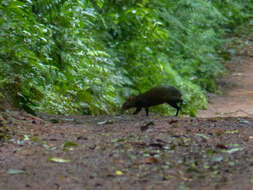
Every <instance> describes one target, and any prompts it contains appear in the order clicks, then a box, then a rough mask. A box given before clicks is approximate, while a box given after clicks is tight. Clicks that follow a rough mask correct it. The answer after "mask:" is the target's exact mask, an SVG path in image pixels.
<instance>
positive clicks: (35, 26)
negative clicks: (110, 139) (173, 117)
mask: <svg viewBox="0 0 253 190" xmlns="http://www.w3.org/2000/svg"><path fill="white" fill-rule="evenodd" d="M252 12H253V1H252V0H244V1H240V0H226V1H224V0H195V1H191V0H179V1H172V0H156V1H150V0H128V1H123V0H89V1H88V0H54V1H51V0H37V1H33V0H2V1H1V2H0V44H1V49H0V89H1V91H0V95H1V97H3V96H4V97H7V98H8V100H9V101H10V102H12V103H13V104H14V105H15V106H17V107H20V108H23V109H25V110H26V111H28V112H33V111H34V110H38V111H44V112H45V111H46V112H55V113H71V112H72V113H73V112H82V113H84V114H101V113H117V112H119V108H120V106H121V104H122V102H123V100H124V99H125V97H127V96H129V95H130V94H138V93H139V92H143V91H145V90H147V89H149V88H151V87H153V86H154V85H157V84H166V85H173V86H176V87H178V88H179V89H180V90H181V91H182V93H183V98H184V100H185V105H184V109H183V111H184V113H186V114H190V115H194V114H196V112H197V110H198V109H201V108H203V107H205V106H206V99H205V95H204V94H205V91H215V90H216V85H215V79H216V78H217V76H219V74H221V73H222V72H223V71H224V69H223V66H222V64H221V61H222V57H223V55H224V53H223V51H222V47H223V45H224V42H225V41H224V38H223V37H224V35H225V34H226V33H230V32H233V30H234V29H235V27H236V26H238V25H242V24H245V23H249V19H250V18H251V17H252ZM158 109H159V111H160V112H163V113H166V112H168V106H161V107H160V108H158Z"/></svg>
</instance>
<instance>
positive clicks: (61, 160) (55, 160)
mask: <svg viewBox="0 0 253 190" xmlns="http://www.w3.org/2000/svg"><path fill="white" fill-rule="evenodd" d="M48 161H50V162H57V163H68V162H70V160H65V159H63V158H59V157H52V158H49V159H48Z"/></svg>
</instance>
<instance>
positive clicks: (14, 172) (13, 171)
mask: <svg viewBox="0 0 253 190" xmlns="http://www.w3.org/2000/svg"><path fill="white" fill-rule="evenodd" d="M7 173H8V174H22V173H25V171H24V170H19V169H9V170H8V172H7Z"/></svg>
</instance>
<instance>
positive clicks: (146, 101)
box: [122, 86, 183, 116]
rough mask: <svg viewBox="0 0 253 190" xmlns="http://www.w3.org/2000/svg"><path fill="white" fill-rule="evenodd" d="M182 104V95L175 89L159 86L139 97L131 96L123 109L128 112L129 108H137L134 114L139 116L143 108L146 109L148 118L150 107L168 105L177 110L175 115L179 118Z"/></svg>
mask: <svg viewBox="0 0 253 190" xmlns="http://www.w3.org/2000/svg"><path fill="white" fill-rule="evenodd" d="M182 102H183V100H182V95H181V93H180V91H179V90H178V89H176V88H175V87H173V86H157V87H154V88H152V89H150V90H149V91H147V92H145V93H143V94H140V95H138V96H130V97H129V98H128V99H127V100H126V102H125V103H124V104H123V106H122V109H123V110H127V109H129V108H133V107H136V110H135V112H134V114H137V113H139V112H140V111H141V108H145V111H146V115H147V116H148V108H149V107H150V106H155V105H159V104H163V103H168V104H169V105H171V106H172V107H174V108H176V109H177V113H176V115H175V116H177V115H178V112H179V110H181V104H182ZM177 104H180V105H177Z"/></svg>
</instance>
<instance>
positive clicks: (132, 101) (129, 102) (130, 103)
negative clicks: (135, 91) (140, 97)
mask: <svg viewBox="0 0 253 190" xmlns="http://www.w3.org/2000/svg"><path fill="white" fill-rule="evenodd" d="M134 106H135V97H134V96H130V97H128V98H127V100H126V101H125V103H124V104H123V106H122V109H123V110H127V109H129V108H132V107H134Z"/></svg>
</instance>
